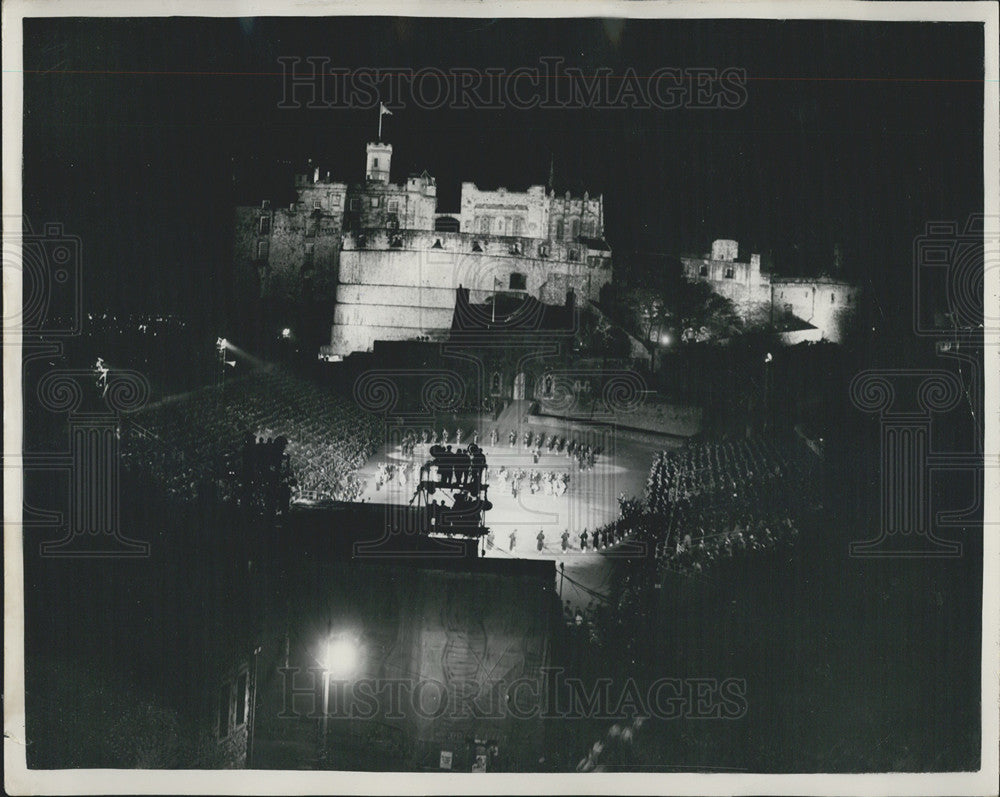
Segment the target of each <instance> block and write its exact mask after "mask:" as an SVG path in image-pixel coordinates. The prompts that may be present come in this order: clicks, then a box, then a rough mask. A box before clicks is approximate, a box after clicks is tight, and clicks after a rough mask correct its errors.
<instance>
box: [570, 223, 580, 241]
mask: <svg viewBox="0 0 1000 797" xmlns="http://www.w3.org/2000/svg"><path fill="white" fill-rule="evenodd" d="M571 229H572V232H571V233H570V237H571V238H572V239H573V240H574V241H575V240H576V239H577V238H579V237H580V220H579V219H573V226H572V228H571Z"/></svg>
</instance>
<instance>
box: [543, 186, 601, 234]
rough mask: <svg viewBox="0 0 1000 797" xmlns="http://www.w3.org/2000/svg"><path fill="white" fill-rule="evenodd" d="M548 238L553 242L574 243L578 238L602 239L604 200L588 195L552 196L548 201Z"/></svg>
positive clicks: (567, 194)
mask: <svg viewBox="0 0 1000 797" xmlns="http://www.w3.org/2000/svg"><path fill="white" fill-rule="evenodd" d="M548 236H549V237H550V238H551V239H552V240H554V241H575V240H576V239H577V238H578V237H580V236H583V237H585V238H603V237H604V198H603V197H600V196H598V197H594V198H591V197H590V195H589V194H586V193H585V194H584V195H583V197H574V196H571V195H570V194H569V192H567V193H566V194H565V195H563V196H556V195H555V194H552V195H551V197H550V199H549V231H548Z"/></svg>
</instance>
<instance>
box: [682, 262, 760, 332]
mask: <svg viewBox="0 0 1000 797" xmlns="http://www.w3.org/2000/svg"><path fill="white" fill-rule="evenodd" d="M734 256H735V255H734ZM681 263H682V264H683V266H684V276H685V277H687V278H688V279H689V280H692V281H701V282H707V283H708V284H709V285H710V286H711V288H712V290H713V291H715V293H717V294H719V295H720V296H723V297H725V298H726V299H729V301H731V302H732V303H733V306H734V307H735V308H736V311H737V312H738V313H739V314H740V315H741V316H742V317H743V318H744V319H746V320H752V321H759V320H767V317H768V316H769V315H770V305H771V278H770V275H769V274H765V273H762V272H761V270H760V260H759V258H758V257H757V256H756V255H754V257H753V258H752V259H751V261H750V262H749V263H740V262H737V261H735V260H728V259H727V260H713V259H711V258H688V257H685V258H681Z"/></svg>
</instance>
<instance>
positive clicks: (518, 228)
mask: <svg viewBox="0 0 1000 797" xmlns="http://www.w3.org/2000/svg"><path fill="white" fill-rule="evenodd" d="M522 227H523V222H522V221H521V220H520V219H514V235H521V233H522Z"/></svg>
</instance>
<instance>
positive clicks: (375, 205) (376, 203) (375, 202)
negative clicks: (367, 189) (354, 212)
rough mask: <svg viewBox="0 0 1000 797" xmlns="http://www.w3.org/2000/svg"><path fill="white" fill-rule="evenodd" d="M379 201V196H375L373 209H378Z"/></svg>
mask: <svg viewBox="0 0 1000 797" xmlns="http://www.w3.org/2000/svg"><path fill="white" fill-rule="evenodd" d="M378 200H379V198H378V197H377V196H373V197H372V207H373V208H377V207H378Z"/></svg>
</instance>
